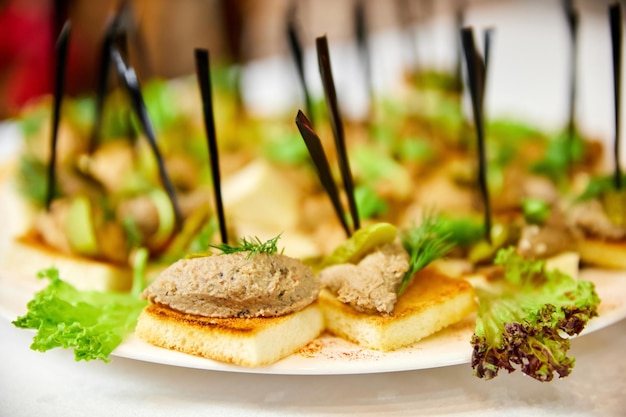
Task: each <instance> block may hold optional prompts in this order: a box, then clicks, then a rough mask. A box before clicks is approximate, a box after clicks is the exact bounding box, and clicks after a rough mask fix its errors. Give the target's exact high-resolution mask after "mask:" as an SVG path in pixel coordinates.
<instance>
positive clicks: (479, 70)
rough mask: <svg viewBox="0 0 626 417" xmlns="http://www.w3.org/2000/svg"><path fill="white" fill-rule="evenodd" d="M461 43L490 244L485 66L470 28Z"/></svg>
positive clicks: (463, 32) (486, 228)
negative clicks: (484, 103) (485, 126)
mask: <svg viewBox="0 0 626 417" xmlns="http://www.w3.org/2000/svg"><path fill="white" fill-rule="evenodd" d="M461 43H462V45H463V51H464V56H465V62H466V67H467V77H468V84H469V87H470V88H469V89H470V95H471V99H472V110H473V113H474V126H475V129H476V140H477V144H478V184H479V187H480V191H481V195H482V200H483V205H484V215H485V217H484V223H485V239H486V240H487V242H489V244H491V243H492V242H491V203H490V198H489V188H488V185H487V158H486V150H485V133H484V125H483V108H482V107H483V94H484V84H485V67H484V63H483V61H482V58H481V57H480V55H479V54H478V52H477V51H476V46H475V43H474V33H473V30H472V28H470V27H467V28H462V29H461Z"/></svg>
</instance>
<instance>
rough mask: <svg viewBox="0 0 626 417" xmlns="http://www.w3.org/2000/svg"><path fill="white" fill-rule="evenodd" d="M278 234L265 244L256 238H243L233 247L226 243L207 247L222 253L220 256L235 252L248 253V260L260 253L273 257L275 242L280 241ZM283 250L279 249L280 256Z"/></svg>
mask: <svg viewBox="0 0 626 417" xmlns="http://www.w3.org/2000/svg"><path fill="white" fill-rule="evenodd" d="M281 235H282V233H281V234H279V235H278V236H275V237H273V238H271V239H269V240H267V241H265V242H262V241H261V239H259V238H258V237H253V238H250V240H248V239H246V238H245V237H244V238H242V239H240V240H239V243H238V244H237V245H235V246H231V245H229V244H227V243H220V244H219V245H209V246H210V247H212V248H215V249H219V250H221V251H222V254H231V253H237V252H248V258H250V257H251V256H253V255H258V254H261V253H267V254H268V255H273V254H275V253H278V246H277V242H278V239H280V236H281ZM283 251H284V249H281V251H280V253H281V254H282V253H283Z"/></svg>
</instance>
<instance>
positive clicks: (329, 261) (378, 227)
mask: <svg viewBox="0 0 626 417" xmlns="http://www.w3.org/2000/svg"><path fill="white" fill-rule="evenodd" d="M397 233H398V231H397V229H396V227H395V226H394V225H392V224H390V223H374V224H372V225H370V226H367V227H364V228H361V229H359V230H357V231H356V232H355V233H354V234H353V235H352V236H351V237H350V238H348V239H346V240H344V241H343V242H342V243H341V244H340V245H339V246H337V247H336V248H335V250H333V251H332V252H331V253H330V254H328V255H327V256H326V257H325V258H324V260H323V261H322V266H323V267H326V266H330V265H336V264H343V263H357V262H358V261H359V260H361V258H363V256H365V255H366V254H367V253H368V252H369V251H371V250H372V249H373V248H375V247H377V246H381V245H384V244H387V243H391V242H393V241H394V240H395V239H396V235H397Z"/></svg>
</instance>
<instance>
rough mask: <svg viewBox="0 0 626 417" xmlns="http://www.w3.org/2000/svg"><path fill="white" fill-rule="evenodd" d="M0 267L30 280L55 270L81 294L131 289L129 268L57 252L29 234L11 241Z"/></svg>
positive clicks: (0, 261) (0, 260)
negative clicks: (39, 274) (52, 269)
mask: <svg viewBox="0 0 626 417" xmlns="http://www.w3.org/2000/svg"><path fill="white" fill-rule="evenodd" d="M0 265H2V267H3V268H5V269H7V270H9V271H12V272H16V273H19V274H22V275H26V276H30V277H34V276H35V275H36V274H37V272H39V271H41V270H42V269H47V268H50V267H56V268H57V269H58V270H59V274H60V275H61V277H63V279H64V280H65V281H67V282H69V283H70V284H72V285H74V286H75V287H76V288H78V289H80V290H96V291H128V290H130V287H131V285H132V271H131V270H130V268H128V267H123V266H120V265H114V264H111V263H108V262H102V261H98V260H93V259H88V258H82V257H79V256H75V255H71V254H67V253H63V252H60V251H58V250H55V249H53V248H50V247H49V246H46V245H45V244H43V242H41V241H40V240H39V239H38V238H37V236H35V235H32V234H24V235H22V236H20V237H18V238H15V239H13V241H12V242H10V243H9V245H8V247H7V250H6V252H5V253H4V254H3V257H2V259H0Z"/></svg>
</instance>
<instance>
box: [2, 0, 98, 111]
mask: <svg viewBox="0 0 626 417" xmlns="http://www.w3.org/2000/svg"><path fill="white" fill-rule="evenodd" d="M53 5H54V2H51V1H48V0H9V1H7V2H5V3H4V6H3V7H2V8H0V117H10V116H14V115H16V114H17V113H18V112H19V110H20V108H21V107H22V106H23V105H24V104H26V103H27V102H28V101H29V100H30V99H33V98H36V97H39V96H41V95H45V94H49V93H51V92H52V84H53V79H54V47H55V41H56V39H53V35H52V34H53V29H52V25H53V22H54V15H53V11H54V10H53ZM76 38H77V36H76V34H73V35H72V39H71V42H70V50H69V58H68V66H67V74H66V86H67V92H68V93H74V92H77V91H81V89H83V88H85V87H86V86H87V85H88V84H89V83H90V82H91V79H92V78H91V75H89V76H84V75H85V72H90V71H86V69H87V68H89V69H91V67H92V64H93V63H92V62H91V61H90V60H89V59H85V58H86V57H87V54H86V53H85V52H86V51H85V50H84V48H81V47H80V41H79V40H77V39H76ZM81 75H83V76H81Z"/></svg>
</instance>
